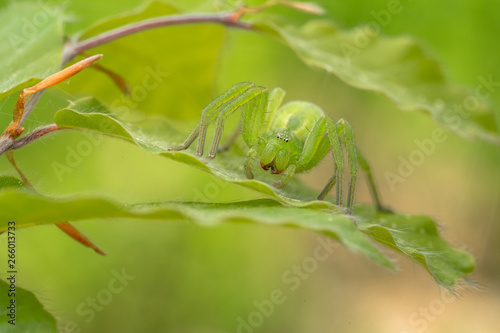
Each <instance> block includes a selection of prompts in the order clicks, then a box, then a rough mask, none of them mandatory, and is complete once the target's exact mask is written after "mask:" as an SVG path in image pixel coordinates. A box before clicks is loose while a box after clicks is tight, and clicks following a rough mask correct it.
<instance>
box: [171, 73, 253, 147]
mask: <svg viewBox="0 0 500 333" xmlns="http://www.w3.org/2000/svg"><path fill="white" fill-rule="evenodd" d="M253 86H254V84H253V83H248V82H244V83H239V84H236V85H234V86H233V87H232V88H230V89H229V90H228V91H226V92H225V93H223V94H222V95H220V96H219V97H217V98H216V99H214V100H213V101H212V102H211V103H210V104H208V105H207V106H206V107H205V108H204V109H203V111H202V115H201V121H200V123H198V125H197V126H196V127H195V129H194V130H193V131H192V132H191V133H190V134H189V136H188V137H187V139H186V140H185V141H184V143H182V144H181V145H179V146H175V147H171V148H169V149H168V150H169V151H178V150H184V149H187V148H188V147H189V146H190V145H191V144H192V143H193V142H194V140H195V139H196V138H197V137H198V136H199V135H200V134H201V135H200V137H199V139H198V147H197V151H196V152H197V154H198V155H199V156H201V155H202V154H203V147H204V144H205V136H206V132H207V127H208V125H209V124H210V123H211V122H213V121H214V120H215V119H216V115H217V114H218V113H219V112H220V110H219V108H220V107H221V106H222V105H224V104H226V103H228V102H229V101H230V100H232V99H234V98H235V97H236V96H239V95H241V94H243V93H244V92H245V91H247V90H248V89H249V88H250V87H253ZM200 131H201V133H200Z"/></svg>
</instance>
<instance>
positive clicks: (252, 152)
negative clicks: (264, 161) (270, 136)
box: [245, 146, 257, 179]
mask: <svg viewBox="0 0 500 333" xmlns="http://www.w3.org/2000/svg"><path fill="white" fill-rule="evenodd" d="M255 155H257V147H256V146H254V147H252V148H250V150H249V151H248V154H247V160H246V162H245V175H246V176H247V178H248V179H253V172H252V162H253V159H254V157H255Z"/></svg>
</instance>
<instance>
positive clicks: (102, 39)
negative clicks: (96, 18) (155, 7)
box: [63, 12, 253, 63]
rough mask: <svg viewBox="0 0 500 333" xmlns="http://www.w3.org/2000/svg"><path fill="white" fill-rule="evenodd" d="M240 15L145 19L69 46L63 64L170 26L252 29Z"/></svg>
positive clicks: (217, 14) (201, 15)
mask: <svg viewBox="0 0 500 333" xmlns="http://www.w3.org/2000/svg"><path fill="white" fill-rule="evenodd" d="M240 16H241V15H239V13H238V12H236V13H233V12H225V13H216V14H188V15H169V16H164V17H160V18H154V19H147V20H144V21H139V22H135V23H131V24H129V25H126V26H123V27H120V28H117V29H114V30H111V31H107V32H104V33H102V34H100V35H98V36H95V37H91V38H89V39H87V40H84V41H81V42H78V43H76V44H69V45H68V46H67V49H66V50H65V52H64V54H65V55H64V57H63V63H65V62H68V61H69V60H71V59H73V57H75V56H76V55H77V54H79V53H81V52H84V51H86V50H89V49H91V48H94V47H96V46H99V45H102V44H105V43H108V42H110V41H112V40H115V39H118V38H121V37H124V36H127V35H130V34H134V33H136V32H141V31H144V30H148V29H154V28H158V27H164V26H170V25H182V24H193V23H216V24H222V25H227V26H232V27H237V28H242V29H252V28H253V26H252V25H251V24H250V23H246V22H241V21H239V18H240Z"/></svg>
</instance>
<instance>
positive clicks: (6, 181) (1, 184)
mask: <svg viewBox="0 0 500 333" xmlns="http://www.w3.org/2000/svg"><path fill="white" fill-rule="evenodd" d="M24 186H26V185H25V184H24V183H23V181H22V180H21V179H18V178H16V177H12V176H0V190H1V189H4V188H8V187H11V188H12V187H14V188H16V187H24Z"/></svg>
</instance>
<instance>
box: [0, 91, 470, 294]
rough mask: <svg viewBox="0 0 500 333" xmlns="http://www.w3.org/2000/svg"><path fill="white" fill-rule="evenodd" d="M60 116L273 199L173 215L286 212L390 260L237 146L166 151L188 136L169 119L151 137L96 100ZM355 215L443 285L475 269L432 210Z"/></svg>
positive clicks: (190, 207) (185, 206)
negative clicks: (252, 173) (209, 154)
mask: <svg viewBox="0 0 500 333" xmlns="http://www.w3.org/2000/svg"><path fill="white" fill-rule="evenodd" d="M99 111H100V112H99ZM55 122H56V123H57V124H58V125H59V126H65V127H70V128H81V129H86V130H92V131H97V132H100V133H103V134H106V135H111V136H114V137H118V138H121V139H124V140H127V141H128V142H131V143H133V144H135V145H137V146H138V147H140V148H142V149H144V150H146V151H149V152H151V153H156V154H160V155H161V156H164V157H167V158H170V159H173V160H176V161H178V162H180V163H184V164H186V165H189V166H192V167H195V168H198V169H201V170H203V171H205V172H208V173H210V174H212V175H214V176H216V177H219V178H221V179H223V180H225V181H228V182H231V183H234V184H238V185H241V186H244V187H246V188H249V189H252V190H254V191H256V192H258V193H260V194H262V195H263V196H266V197H268V198H270V199H272V200H273V201H271V200H259V201H248V202H239V203H232V204H205V203H203V204H202V203H195V202H190V203H169V204H163V205H167V206H161V207H163V208H164V207H169V209H170V211H169V213H168V214H173V216H175V218H177V219H178V218H179V215H176V214H177V213H179V212H181V213H183V214H184V215H183V216H182V218H187V219H188V220H189V221H194V222H196V223H200V224H213V223H215V222H216V221H218V220H225V218H226V217H228V216H229V217H231V219H234V220H231V221H238V220H243V221H251V222H253V223H264V224H269V223H271V224H273V223H278V222H276V221H275V220H269V218H271V219H274V218H277V217H282V218H284V220H280V221H281V222H279V223H278V224H282V225H288V226H295V227H301V228H305V229H309V230H315V231H318V232H322V233H326V234H331V235H332V236H334V238H337V239H339V240H340V241H341V242H342V243H343V244H344V245H346V246H347V247H348V248H350V249H353V250H357V251H359V252H361V253H363V254H364V255H366V256H367V257H369V258H371V259H372V260H374V261H375V262H378V263H380V264H382V265H384V266H387V267H389V266H390V262H389V261H387V259H385V258H384V257H383V256H381V255H380V253H379V252H378V251H377V250H375V249H374V248H372V247H368V245H367V244H366V243H365V240H364V238H361V237H360V236H359V235H358V234H357V233H354V232H353V231H352V230H351V229H344V228H350V227H347V224H349V225H352V226H354V223H353V221H352V220H351V219H350V218H349V217H347V216H345V215H343V213H342V212H341V211H340V210H339V209H338V208H337V207H336V206H335V205H334V204H333V203H331V202H329V201H317V200H314V198H315V197H316V195H317V193H314V192H313V191H311V190H310V189H308V188H307V187H305V186H303V185H301V184H300V183H298V182H297V181H292V182H291V184H289V185H287V186H286V187H285V188H284V189H281V190H277V189H274V188H272V187H271V186H270V185H269V184H270V183H271V181H272V179H271V178H269V177H268V176H267V175H268V174H267V173H259V174H256V175H258V176H256V178H257V179H260V180H249V179H245V178H244V176H243V168H242V166H243V163H244V159H245V157H244V156H243V155H241V154H240V153H238V152H237V151H235V150H233V151H230V152H227V153H221V154H218V155H217V158H216V159H214V160H212V161H211V162H210V163H209V164H205V163H203V162H202V161H200V160H199V159H198V158H196V157H195V156H193V155H191V154H190V153H189V150H188V151H187V152H169V151H165V150H166V149H167V148H168V147H171V146H173V145H175V144H178V143H179V142H182V139H183V138H184V137H182V136H181V135H180V134H179V133H178V132H177V131H176V130H175V129H174V126H167V125H164V126H163V127H162V129H161V130H160V131H158V121H155V124H156V127H151V125H148V124H141V125H140V126H139V127H141V128H143V129H144V128H146V129H147V131H148V132H149V133H152V134H151V135H148V136H146V135H145V134H143V132H141V131H140V130H138V129H137V126H138V125H139V124H134V125H132V124H125V123H122V122H120V121H119V120H117V119H116V118H114V117H113V116H112V115H110V114H109V113H108V112H107V111H105V112H103V106H102V105H100V104H99V102H98V101H96V100H94V99H81V100H79V101H76V102H75V103H73V104H72V105H71V106H70V108H68V109H64V110H60V111H58V112H57V113H56V115H55ZM134 127H136V128H134ZM155 133H156V134H155ZM159 133H163V137H165V136H166V137H168V140H165V139H163V138H162V137H161V136H160V134H159ZM184 136H185V134H184ZM172 140H173V141H172ZM266 177H268V178H266ZM262 180H264V181H262ZM0 199H1V197H0ZM6 199H7V198H6ZM6 199H5V200H6ZM29 206H30V207H37V205H36V204H34V203H30V204H29ZM97 206H98V205H97V204H96V207H97ZM101 206H102V205H101ZM158 207H160V206H158ZM158 207H157V208H158ZM142 208H144V207H142ZM149 208H151V206H150V207H149ZM80 209H81V208H78V207H71V208H68V209H67V210H68V211H70V212H73V213H72V214H75V212H77V211H79V210H80ZM82 210H83V212H82V214H89V213H90V214H91V212H92V210H91V209H90V208H86V209H82ZM49 211H54V212H62V211H65V210H63V209H62V208H60V207H57V208H56V207H52V208H51V209H50V210H49ZM109 212H111V214H114V213H113V212H115V213H116V212H117V210H116V207H108V208H102V211H101V210H100V214H103V215H102V216H101V215H99V216H97V217H112V216H113V215H111V216H107V215H106V214H107V213H109ZM117 214H118V215H117V216H121V217H129V215H120V214H124V213H123V211H118V213H117ZM212 214H213V215H212ZM148 216H149V215H148ZM152 216H156V215H154V214H153V215H152ZM169 216H170V215H167V216H163V217H164V218H166V217H169ZM90 217H92V216H88V215H83V217H82V216H80V217H78V216H76V217H75V218H77V219H81V218H90ZM94 217H96V216H94ZM285 217H286V218H285ZM0 218H1V216H0ZM5 218H6V217H5ZM5 218H4V219H5ZM31 218H32V222H33V223H35V220H36V219H35V218H34V217H31ZM37 218H38V217H37ZM60 218H63V216H61V217H60ZM64 218H65V220H75V218H73V217H71V216H64ZM142 218H146V216H144V215H143V216H142ZM352 219H353V220H354V221H356V223H357V226H358V229H357V230H359V231H360V232H362V233H365V234H366V235H368V236H370V237H371V238H373V239H374V240H375V241H377V242H379V243H381V244H383V245H385V246H388V247H389V248H391V249H394V250H396V251H398V252H400V253H402V254H403V255H405V256H407V257H408V258H410V259H412V260H414V261H416V262H417V263H419V264H421V265H422V266H423V267H424V268H425V269H426V270H428V271H429V273H430V274H431V275H432V276H433V277H434V279H435V280H436V281H437V282H438V283H440V284H442V285H446V286H452V285H453V284H454V283H455V282H456V281H457V280H459V279H462V278H464V277H465V276H466V274H469V273H471V272H472V271H473V270H474V260H473V259H472V257H471V256H470V255H468V254H467V253H465V252H462V251H459V250H455V249H453V248H452V247H451V246H450V245H449V244H447V243H446V242H445V241H444V240H442V239H441V238H440V237H439V235H438V233H437V229H436V226H435V223H434V222H433V221H432V220H431V219H430V218H428V217H422V216H403V215H397V214H382V213H379V214H377V213H375V210H374V208H373V207H370V206H360V205H358V206H355V210H354V216H353V217H352ZM57 221H60V219H53V220H51V221H50V222H52V223H54V222H57ZM273 221H274V222H273ZM341 221H343V222H341ZM341 225H342V227H341ZM338 228H340V229H342V230H343V231H347V230H349V231H348V233H344V232H340V229H338ZM354 229H356V228H354Z"/></svg>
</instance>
